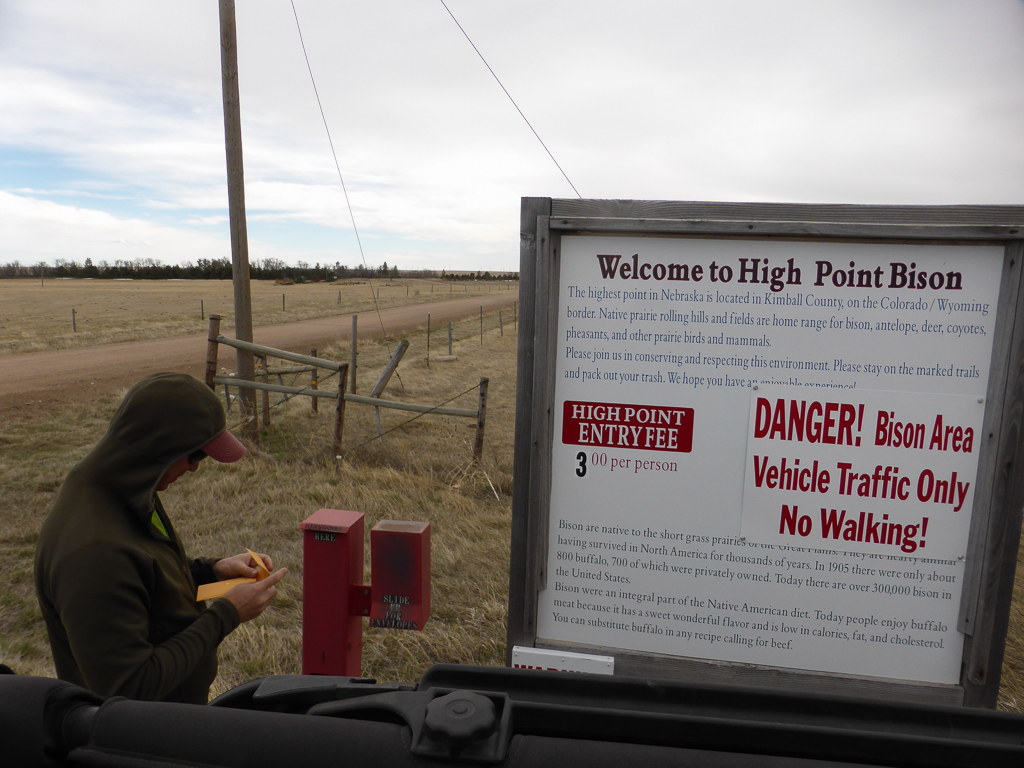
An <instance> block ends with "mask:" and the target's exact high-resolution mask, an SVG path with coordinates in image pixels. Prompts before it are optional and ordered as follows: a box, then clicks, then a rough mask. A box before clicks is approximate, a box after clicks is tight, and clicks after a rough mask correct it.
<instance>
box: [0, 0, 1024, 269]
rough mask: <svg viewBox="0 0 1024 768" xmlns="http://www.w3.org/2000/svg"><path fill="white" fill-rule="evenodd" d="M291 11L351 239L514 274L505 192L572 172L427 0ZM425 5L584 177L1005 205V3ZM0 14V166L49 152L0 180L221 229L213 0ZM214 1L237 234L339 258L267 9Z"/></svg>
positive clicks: (1021, 71)
mask: <svg viewBox="0 0 1024 768" xmlns="http://www.w3.org/2000/svg"><path fill="white" fill-rule="evenodd" d="M296 7H297V9H298V12H299V15H300V20H301V21H302V26H303V34H304V36H305V42H306V47H307V51H308V53H309V58H310V63H311V65H312V67H313V71H314V74H315V75H316V78H317V88H318V91H319V94H320V97H321V100H322V104H323V109H324V112H325V114H326V115H327V119H328V121H329V125H330V129H331V135H332V138H333V142H334V147H335V149H336V151H337V155H338V163H339V165H340V166H341V170H342V173H343V174H344V178H345V184H346V186H347V189H348V193H349V198H350V200H351V204H352V208H353V210H354V212H355V216H356V222H357V225H358V226H359V229H360V232H361V233H363V235H364V246H365V247H366V249H367V259H368V260H369V261H371V263H379V262H380V261H381V260H383V259H384V258H387V259H388V261H389V263H393V261H394V260H395V259H396V258H401V259H409V260H412V261H416V260H420V259H423V258H433V257H437V258H449V259H450V258H460V257H461V258H465V259H467V260H474V259H478V260H484V262H483V263H481V264H480V266H483V267H484V268H492V269H498V268H513V269H514V268H516V266H517V264H518V225H519V198H520V197H521V196H536V195H550V196H553V197H572V196H574V195H573V191H572V189H571V187H570V186H569V184H568V183H567V182H566V181H565V179H564V178H563V177H562V174H561V173H560V172H559V170H558V169H557V168H556V167H555V166H554V164H553V163H552V162H551V160H550V159H549V158H548V156H547V155H546V153H545V152H544V149H543V148H542V147H541V146H540V145H539V144H538V142H537V140H536V139H535V138H534V136H533V135H532V133H531V132H530V130H529V128H528V127H527V126H526V125H525V124H524V123H523V121H522V119H521V118H520V116H519V115H518V114H517V113H516V111H515V109H514V108H513V106H512V105H511V104H510V103H509V101H508V99H507V98H506V96H505V95H504V94H503V93H502V92H501V90H500V89H499V88H498V86H497V84H496V83H495V82H494V80H493V78H492V76H491V74H490V73H489V72H488V71H487V70H486V68H485V67H484V66H483V64H482V63H481V62H480V60H479V58H478V57H477V55H476V53H475V52H474V51H473V49H472V48H471V47H470V46H469V44H468V43H467V42H466V40H465V39H464V37H463V36H462V33H461V32H460V31H459V29H458V28H457V27H456V26H455V24H454V23H453V22H452V21H451V19H450V18H449V17H448V15H447V13H445V12H444V8H443V7H442V6H441V5H440V3H434V2H423V1H422V0H389V2H387V3H370V4H339V3H337V2H335V1H334V0H296ZM449 7H450V8H451V9H452V11H453V12H454V13H455V14H456V16H457V17H458V18H459V20H460V22H461V23H462V25H463V27H464V28H465V29H466V30H467V32H468V33H469V34H470V35H471V36H472V38H473V40H474V42H475V43H476V45H477V47H478V48H479V49H480V50H481V51H482V52H483V53H484V55H485V56H486V57H487V59H488V61H489V63H490V64H491V66H492V67H493V68H494V70H495V72H497V73H498V75H499V76H500V77H501V78H502V81H503V83H504V84H505V86H506V87H507V88H508V89H509V91H510V93H511V94H512V95H513V97H514V98H515V99H516V102H517V103H518V104H519V106H520V107H521V108H522V109H523V111H524V112H525V113H526V115H527V116H528V117H529V119H530V121H531V123H532V124H533V126H534V127H535V128H536V130H537V131H538V132H539V133H540V135H541V136H542V137H543V139H544V141H545V143H546V144H547V146H548V147H549V148H550V149H551V151H552V152H553V154H554V156H555V157H556V158H557V159H558V162H559V163H560V164H561V165H562V167H563V168H564V169H565V171H566V173H567V174H568V175H569V178H570V179H572V181H573V184H575V185H576V187H577V188H578V189H579V191H580V193H581V194H583V195H584V196H586V197H594V198H606V197H613V198H637V199H687V200H699V199H704V200H774V201H796V202H840V203H842V202H848V203H893V204H947V203H949V204H951V203H1004V204H1021V203H1024V144H1022V143H1021V142H1020V140H1019V137H1020V136H1021V135H1024V50H1022V49H1021V47H1020V45H1019V39H1020V34H1021V32H1024V3H1021V2H1019V0H978V1H977V2H972V3H969V4H967V3H963V2H957V1H956V0H903V1H902V2H899V3H892V2H891V1H890V0H860V1H859V2H857V3H850V2H845V1H844V2H840V1H839V0H789V1H788V2H787V1H786V0H779V2H773V3H770V4H766V3H763V2H754V1H753V0H749V1H747V0H722V1H721V2H715V3H707V2H682V1H679V2H667V0H660V1H655V0H647V1H646V2H645V1H644V0H638V1H637V2H634V3H632V4H630V5H629V6H628V7H627V6H623V5H622V4H621V3H610V2H603V1H601V0H591V1H590V2H586V3H584V2H583V1H582V0H573V1H570V0H564V1H563V2H559V3H554V4H552V3H543V2H540V0H520V1H519V2H517V3H514V4H513V3H510V2H504V3H499V2H492V3H479V2H468V0H449ZM0 14H3V16H2V23H0V30H6V31H0V162H2V161H3V155H4V153H14V152H22V153H23V152H29V151H31V152H35V153H39V154H40V156H42V157H46V158H53V160H52V161H48V162H50V163H52V164H51V165H48V167H47V168H45V169H40V177H39V180H38V181H37V180H33V179H32V178H19V181H18V182H17V184H16V185H13V186H8V187H4V186H3V178H2V176H0V189H2V188H6V189H7V190H8V192H12V191H13V189H14V186H17V187H19V188H24V187H31V188H33V189H38V190H47V192H46V193H43V192H37V193H34V194H33V196H34V197H44V196H45V197H48V198H49V199H50V200H53V201H60V200H62V199H63V200H67V199H70V198H69V197H68V195H70V194H81V195H82V197H81V198H80V200H79V202H81V203H82V204H83V205H87V206H88V207H89V208H92V209H97V210H99V209H102V210H106V211H108V213H110V214H111V215H112V216H113V217H114V219H116V220H118V221H120V220H134V218H135V214H134V213H132V212H127V213H126V201H130V202H131V203H132V205H134V206H135V208H136V210H137V212H138V214H139V218H140V221H141V219H147V220H148V219H150V217H151V216H152V217H155V218H157V219H159V221H160V225H161V226H164V227H166V228H167V229H168V230H176V229H180V230H181V232H182V237H184V238H186V239H187V238H190V237H194V236H195V232H194V231H190V230H192V229H193V228H195V227H197V226H209V225H211V224H214V225H222V222H223V216H224V215H225V213H226V206H227V195H226V175H225V168H224V149H223V141H224V139H223V123H222V115H221V104H220V60H219V38H218V26H217V25H218V22H217V13H216V4H214V3H210V2H205V1H203V2H200V0H183V1H182V2H178V3H173V4H170V5H167V4H165V5H163V6H154V5H151V4H146V3H138V2H131V1H129V0H124V1H121V2H114V1H113V0H104V1H101V0H95V1H94V2H90V3H74V4H68V3H66V2H58V1H56V0H36V2H33V3H31V4H17V5H15V4H6V5H4V4H0ZM237 15H238V36H239V67H240V76H239V80H240V89H241V103H242V128H243V145H244V151H245V173H246V202H247V206H248V209H249V213H250V217H251V221H252V224H253V226H252V227H251V230H254V231H258V232H261V233H262V232H264V229H263V228H262V227H264V226H271V225H272V226H273V227H275V232H276V233H277V234H278V240H276V241H275V242H276V245H272V244H271V243H269V242H267V241H260V242H259V243H255V242H254V238H253V236H252V234H250V241H251V243H250V245H251V247H252V248H254V252H255V249H256V247H257V246H258V247H259V248H260V249H261V250H262V251H263V252H270V251H271V250H273V252H274V254H275V256H274V257H275V258H283V259H285V260H288V261H294V260H297V259H300V258H301V259H304V260H308V261H316V260H317V259H311V258H310V257H309V254H310V253H316V254H318V255H322V256H323V258H321V259H320V260H326V259H327V258H328V257H331V258H330V260H331V261H332V262H333V261H334V260H336V259H335V258H334V257H336V258H337V259H338V260H342V261H346V260H348V261H349V262H350V263H351V261H352V259H353V258H354V254H355V246H354V242H353V241H354V238H353V236H352V233H351V223H350V221H349V214H348V207H347V205H346V203H345V200H344V195H343V194H342V190H341V186H340V184H339V183H338V178H337V171H336V169H335V165H334V159H333V157H332V156H331V153H330V147H329V145H328V142H327V138H326V136H325V134H324V130H323V125H322V123H321V116H320V110H319V107H318V105H317V102H316V100H315V97H314V94H313V88H312V86H311V84H310V81H309V75H308V73H307V71H306V63H305V60H304V58H303V56H302V50H301V48H300V47H299V42H298V35H297V33H296V30H295V22H294V18H293V17H292V13H291V5H290V3H287V2H280V0H273V1H271V0H252V1H251V2H247V3H244V4H238V7H237ZM538 20H539V21H538ZM62 174H63V176H62ZM24 175H25V174H22V176H24ZM86 195H91V196H93V197H86ZM62 196H63V197H62ZM104 196H106V197H107V198H109V199H110V200H111V203H110V205H109V206H105V205H104V204H103V203H102V200H103V198H104ZM19 226H21V225H19ZM153 226H157V225H156V224H154V225H153ZM287 227H291V235H290V236H288V237H285V236H284V235H282V234H281V231H282V230H283V229H284V228H287ZM324 229H327V230H329V231H333V232H337V245H335V242H333V241H331V238H328V237H325V236H324V233H323V230H324ZM126 239H130V238H126ZM151 242H154V243H158V242H159V241H158V240H151ZM26 247H30V246H26ZM154 247H155V246H154ZM0 249H4V245H2V244H0ZM385 251H386V253H385ZM4 253H5V250H0V258H3V254H4ZM452 253H455V254H456V255H455V256H454V257H453V256H452V255H451V254H452ZM459 254H463V255H462V256H459ZM399 263H400V264H402V265H404V261H399ZM410 266H412V265H411V264H410ZM428 266H429V265H428ZM470 266H472V265H470Z"/></svg>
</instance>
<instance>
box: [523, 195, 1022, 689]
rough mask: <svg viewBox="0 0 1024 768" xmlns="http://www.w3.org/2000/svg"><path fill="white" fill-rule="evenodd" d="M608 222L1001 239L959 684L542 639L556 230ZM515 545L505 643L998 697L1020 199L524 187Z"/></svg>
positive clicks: (915, 238)
mask: <svg viewBox="0 0 1024 768" xmlns="http://www.w3.org/2000/svg"><path fill="white" fill-rule="evenodd" d="M567 235H614V236H644V237H652V236H655V237H669V238H703V239H721V240H736V239H743V240H751V239H753V240H760V241H780V240H783V241H796V242H801V241H814V242H832V243H884V244H888V243H891V244H908V243H909V244H951V245H969V244H985V245H1001V246H1002V247H1003V264H1002V273H1001V279H1000V284H999V288H998V304H997V307H996V310H995V321H994V333H995V335H994V339H993V349H992V359H991V366H990V369H989V379H988V384H987V400H986V405H985V415H984V430H983V431H984V435H983V439H981V440H980V450H979V456H978V462H979V463H978V484H977V489H976V496H975V501H974V515H973V518H972V523H971V531H970V537H969V540H968V554H967V557H966V567H965V571H964V584H963V593H962V596H961V604H960V621H959V627H958V629H959V631H960V632H962V633H963V634H964V635H965V642H964V649H963V656H962V665H961V670H962V672H961V677H960V680H959V683H958V684H938V683H931V682H915V681H907V680H898V679H885V678H876V677H869V676H854V675H845V674H837V673H823V672H809V671H805V670H798V669H791V668H783V667H770V666H757V665H752V664H740V663H732V662H723V661H715V660H707V659H699V658H689V657H682V656H672V655H665V654H658V653H650V652H643V651H636V650H630V649H628V648H612V647H606V646H599V645H587V644H585V643H567V642H562V641H544V640H543V639H540V640H539V639H538V635H537V614H538V595H539V593H540V591H541V590H542V589H544V588H545V586H546V584H547V581H548V573H547V567H548V566H547V563H548V553H547V549H548V535H549V520H550V509H549V507H550V496H551V483H552V477H551V466H552V450H553V445H554V444H555V443H556V442H557V436H556V435H555V434H554V425H555V411H556V409H557V408H558V407H560V404H559V403H556V402H555V401H554V391H555V376H554V374H555V363H556V356H557V346H558V340H557V338H556V335H557V328H558V318H559V316H560V315H559V311H560V306H559V302H560V299H559V296H560V288H561V283H560V267H561V245H562V238H563V237H564V236H567ZM520 238H521V246H520V316H519V347H518V382H517V391H516V432H515V434H516V439H515V458H514V462H515V467H514V476H515V479H514V490H513V519H512V550H511V552H512V554H511V567H510V574H509V618H508V644H507V651H506V654H507V656H508V658H509V659H511V654H512V650H513V647H514V646H526V647H539V648H549V649H552V650H559V651H577V652H581V653H591V654H598V655H609V656H614V657H615V673H616V674H625V675H638V676H651V677H665V678H685V679H690V680H700V681H713V682H732V683H743V684H751V685H765V686H783V687H789V688H794V689H802V690H810V691H826V692H837V693H846V694H852V695H866V696H884V697H888V698H896V699H905V700H911V701H930V702H937V703H947V704H962V705H965V706H976V707H994V706H995V702H996V698H997V695H998V688H999V678H1000V669H1001V664H1002V660H1003V654H1004V649H1005V641H1006V632H1007V626H1008V621H1009V610H1010V602H1011V597H1012V592H1013V582H1014V572H1015V567H1016V558H1017V550H1018V546H1019V543H1020V534H1021V517H1022V509H1024V472H1021V471H1020V470H1019V469H1017V468H1018V467H1020V466H1021V463H1022V462H1024V432H1022V429H1021V426H1022V416H1024V343H1022V342H1024V290H1022V285H1021V281H1022V270H1021V262H1022V259H1024V207H1017V206H1014V207H1010V206H942V207H923V206H913V207H911V206H861V205H795V204H794V205H791V204H765V203H751V204H747V203H706V202H669V201H629V200H611V201H609V200H571V199H565V200H561V199H551V198H523V200H522V210H521V221H520Z"/></svg>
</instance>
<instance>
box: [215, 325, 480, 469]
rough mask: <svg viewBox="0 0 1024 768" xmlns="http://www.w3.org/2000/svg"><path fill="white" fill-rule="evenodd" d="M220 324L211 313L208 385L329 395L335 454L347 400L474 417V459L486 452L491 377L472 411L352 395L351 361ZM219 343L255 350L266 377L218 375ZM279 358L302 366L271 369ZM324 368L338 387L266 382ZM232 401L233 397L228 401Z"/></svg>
mask: <svg viewBox="0 0 1024 768" xmlns="http://www.w3.org/2000/svg"><path fill="white" fill-rule="evenodd" d="M219 326H220V318H219V317H217V316H215V315H211V316H210V335H209V342H210V343H209V345H208V347H207V353H206V384H207V385H208V386H209V387H210V388H211V389H216V387H217V385H218V384H220V385H221V386H223V387H224V391H225V393H226V392H227V390H228V387H237V388H238V389H252V390H258V391H261V392H263V393H264V394H265V395H267V394H269V393H270V392H277V393H279V394H286V395H293V396H294V395H298V396H302V397H309V398H313V399H314V401H315V400H316V399H317V398H321V397H326V398H329V399H331V400H336V401H337V403H338V406H337V409H338V410H337V415H336V418H335V427H334V444H333V448H334V451H335V453H336V454H340V453H341V436H342V431H343V429H344V422H345V418H344V413H345V403H346V402H351V403H358V404H360V405H370V406H373V407H374V408H390V409H392V410H397V411H409V412H412V413H421V414H433V415H436V416H455V417H460V418H469V419H475V420H476V422H477V428H476V440H475V441H474V445H473V461H479V460H480V456H481V454H482V452H483V436H484V421H485V414H486V413H487V386H488V383H489V381H490V380H489V379H480V404H479V408H478V409H477V410H470V409H468V408H447V407H444V406H433V405H419V404H416V403H402V402H398V401H397V400H383V399H381V398H380V397H379V396H371V397H366V396H363V395H356V394H351V393H348V392H346V391H345V388H346V384H347V382H348V373H349V364H348V363H337V362H335V361H333V360H327V359H325V358H322V357H311V356H309V355H300V354H298V353H296V352H288V351H286V350H283V349H275V348H273V347H267V346H264V345H262V344H254V343H252V342H248V341H239V340H238V339H232V338H228V337H227V336H222V335H220V334H219V333H218V331H219ZM219 344H225V345H227V346H229V347H235V348H237V349H244V350H248V351H249V352H252V353H253V354H255V355H257V356H259V357H261V358H263V360H264V365H263V370H262V371H261V372H260V375H261V376H262V377H263V378H264V381H249V380H247V379H241V378H238V376H237V374H227V375H223V376H221V375H217V347H218V345H219ZM408 345H409V342H408V341H404V340H403V341H402V344H401V345H400V347H399V351H397V352H396V353H395V355H394V356H393V357H392V359H391V361H390V362H389V364H388V368H387V369H386V370H385V372H384V374H383V375H382V376H381V379H380V381H379V382H378V385H377V386H376V387H374V390H373V391H374V392H375V393H377V394H378V395H379V393H380V392H382V391H383V389H384V387H385V386H386V385H387V381H388V379H389V378H390V377H391V374H392V373H393V372H394V370H395V368H396V367H397V365H398V360H400V359H401V356H402V353H404V352H405V350H406V349H407V348H408ZM269 357H276V358H279V359H281V360H288V361H290V362H293V363H299V364H300V366H301V367H300V368H294V369H293V368H271V367H270V365H269V364H268V363H267V362H266V360H267V358H269ZM317 368H323V369H326V370H329V371H334V372H336V373H338V374H339V376H338V388H337V389H335V390H330V389H317V388H316V386H315V385H312V384H311V385H308V386H305V387H295V386H288V385H285V384H271V383H269V382H268V381H266V377H267V375H268V374H271V373H273V374H279V373H286V372H287V373H292V372H294V373H301V372H307V371H309V370H311V369H313V370H315V369H317ZM229 403H230V400H229ZM267 410H268V406H267V405H266V401H264V425H268V424H269V417H268V416H267V415H266V411H267ZM378 431H379V419H378Z"/></svg>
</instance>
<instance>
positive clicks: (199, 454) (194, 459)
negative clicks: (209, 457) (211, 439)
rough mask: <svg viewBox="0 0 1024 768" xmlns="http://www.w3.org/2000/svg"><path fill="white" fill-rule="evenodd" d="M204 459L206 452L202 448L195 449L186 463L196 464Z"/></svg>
mask: <svg viewBox="0 0 1024 768" xmlns="http://www.w3.org/2000/svg"><path fill="white" fill-rule="evenodd" d="M205 458H206V452H205V451H204V450H203V449H202V448H199V449H197V450H195V451H192V453H190V454H189V455H188V463H189V464H198V463H199V462H200V461H202V460H203V459H205Z"/></svg>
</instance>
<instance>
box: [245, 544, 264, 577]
mask: <svg viewBox="0 0 1024 768" xmlns="http://www.w3.org/2000/svg"><path fill="white" fill-rule="evenodd" d="M245 551H246V552H248V553H249V554H250V555H252V559H253V560H254V561H256V568H258V569H259V573H258V574H257V576H256V581H263V580H264V579H265V578H267V576H269V575H270V569H269V568H267V566H266V565H264V563H263V559H262V558H261V557H260V556H259V555H257V554H256V553H255V552H253V551H252V550H251V549H249V548H248V547H246V550H245Z"/></svg>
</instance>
